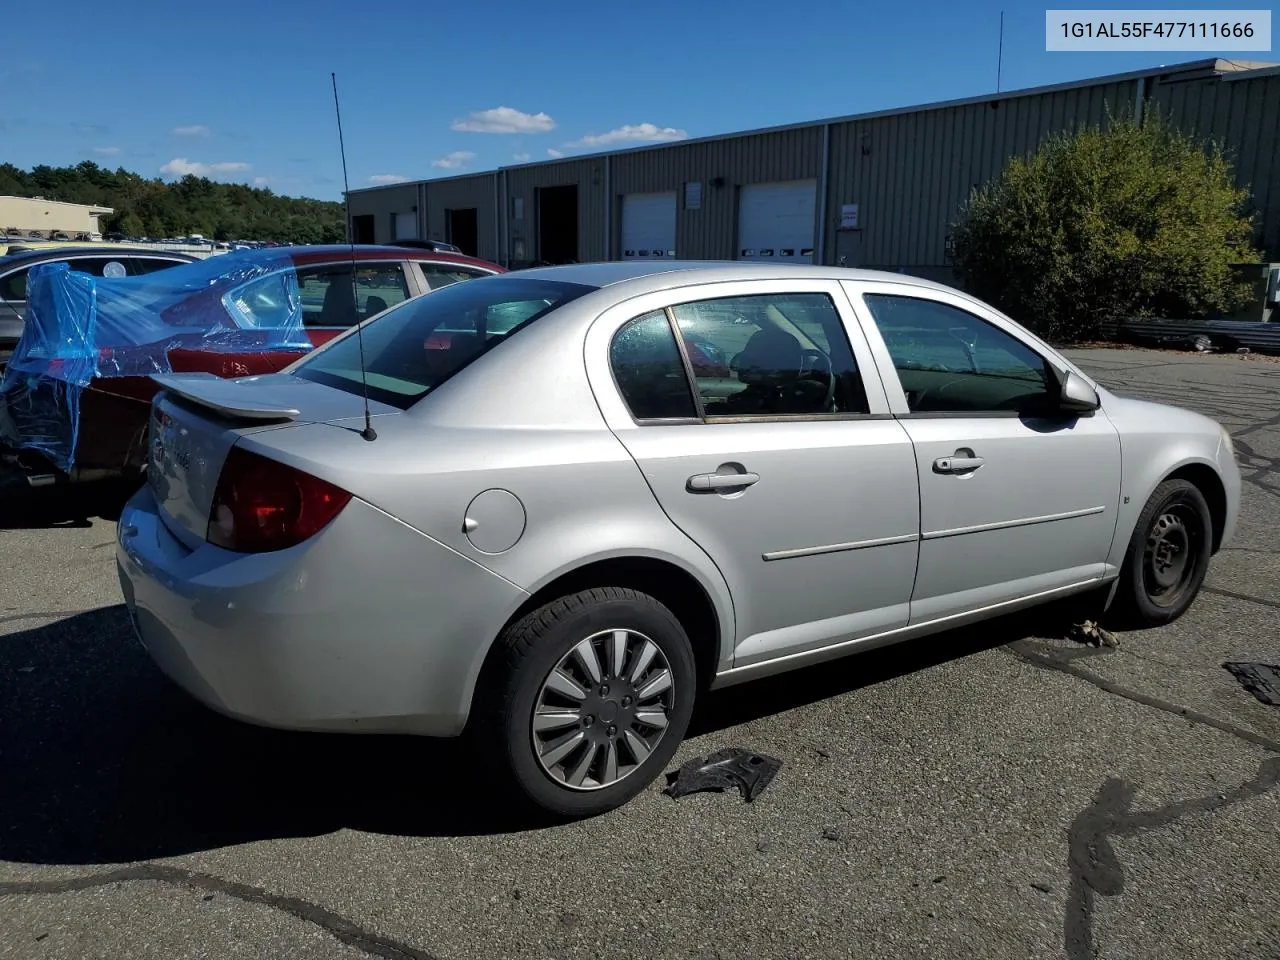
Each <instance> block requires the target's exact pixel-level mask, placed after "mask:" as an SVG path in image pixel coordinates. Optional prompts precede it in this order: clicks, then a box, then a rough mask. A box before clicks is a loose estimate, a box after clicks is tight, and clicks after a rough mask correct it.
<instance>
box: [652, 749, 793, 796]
mask: <svg viewBox="0 0 1280 960" xmlns="http://www.w3.org/2000/svg"><path fill="white" fill-rule="evenodd" d="M781 766H782V761H781V760H775V759H773V757H766V756H764V755H763V754H759V753H753V752H752V751H750V750H743V749H741V748H740V747H729V748H727V749H725V750H717V751H716V752H715V753H713V754H711V755H710V756H707V757H694V758H693V759H692V760H690V761H689V762H688V763H686V764H685V765H684V766H682V767H681V768H680V769H679V770H677V771H676V772H675V773H669V774H667V787H666V789H665V790H663V791H662V792H663V793H665V794H666V795H667V796H669V797H673V798H679V797H683V796H685V795H686V794H689V793H699V792H701V791H704V790H714V791H716V792H718V793H722V792H724V791H725V790H729V789H732V788H733V787H737V788H738V792H739V793H741V794H742V799H743V800H745V801H746V802H747V803H750V802H751V801H752V800H754V799H755V798H756V797H758V796H760V792H761V791H762V790H764V788H765V787H767V786H768V785H769V782H770V781H771V780H772V779H773V777H774V775H775V774H776V773H777V772H778V769H779V768H780V767H781Z"/></svg>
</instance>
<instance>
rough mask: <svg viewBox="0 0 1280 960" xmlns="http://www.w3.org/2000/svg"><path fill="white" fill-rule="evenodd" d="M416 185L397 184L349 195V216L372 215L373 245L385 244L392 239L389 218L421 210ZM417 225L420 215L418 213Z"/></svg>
mask: <svg viewBox="0 0 1280 960" xmlns="http://www.w3.org/2000/svg"><path fill="white" fill-rule="evenodd" d="M418 198H419V190H418V185H417V184H416V183H405V184H397V185H396V186H394V187H385V188H383V189H379V190H362V191H360V192H359V193H353V194H352V195H351V216H353V217H358V216H362V215H364V214H373V231H374V232H373V240H374V243H386V242H387V241H388V240H392V239H394V235H393V234H392V232H391V230H392V227H391V218H392V215H393V214H397V213H414V212H417V211H420V210H421V209H422V208H421V206H420V205H419V203H418ZM419 223H421V214H420V213H419Z"/></svg>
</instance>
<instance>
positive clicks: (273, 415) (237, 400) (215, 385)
mask: <svg viewBox="0 0 1280 960" xmlns="http://www.w3.org/2000/svg"><path fill="white" fill-rule="evenodd" d="M151 379H152V380H154V381H155V382H156V383H157V384H159V386H160V388H161V389H162V390H167V391H169V392H170V393H172V394H174V395H175V396H178V397H181V398H182V399H183V400H187V401H190V402H191V403H196V404H199V405H200V406H202V407H206V408H207V409H209V410H212V411H214V412H215V413H218V414H221V415H222V416H224V417H228V418H230V419H233V420H262V421H271V420H296V419H298V417H299V416H301V415H302V411H301V410H299V409H298V408H297V407H294V406H290V405H288V404H286V403H272V402H271V400H272V397H271V393H272V391H271V390H270V388H267V389H261V388H258V389H255V388H254V387H251V386H249V384H250V383H252V382H253V380H252V379H250V380H248V381H237V380H224V379H223V378H222V377H216V376H214V375H213V374H212V373H183V374H160V375H155V376H152V378H151Z"/></svg>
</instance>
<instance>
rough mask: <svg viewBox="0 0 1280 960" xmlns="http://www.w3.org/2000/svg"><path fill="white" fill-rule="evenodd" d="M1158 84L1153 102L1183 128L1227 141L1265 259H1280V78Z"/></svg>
mask: <svg viewBox="0 0 1280 960" xmlns="http://www.w3.org/2000/svg"><path fill="white" fill-rule="evenodd" d="M1268 73H1269V75H1267V76H1259V77H1250V76H1249V75H1248V74H1238V75H1230V74H1229V75H1227V76H1226V77H1223V78H1221V79H1207V80H1194V81H1185V82H1181V83H1178V82H1175V83H1161V84H1156V85H1155V86H1154V87H1153V89H1152V91H1151V102H1152V104H1154V105H1156V106H1158V107H1159V108H1160V109H1161V111H1162V112H1164V113H1165V114H1166V115H1167V116H1169V118H1170V119H1171V120H1172V121H1173V122H1174V123H1175V124H1176V125H1177V126H1178V127H1180V128H1181V129H1183V130H1185V131H1187V132H1188V133H1195V134H1197V135H1199V136H1202V137H1210V138H1212V139H1215V140H1217V141H1219V142H1220V143H1222V144H1223V146H1224V147H1225V148H1226V151H1227V153H1228V155H1229V156H1230V157H1231V159H1232V161H1233V164H1234V166H1235V171H1236V182H1237V183H1239V184H1240V185H1241V186H1244V187H1248V188H1249V189H1250V190H1251V191H1252V193H1253V205H1254V209H1255V210H1256V211H1257V212H1258V213H1259V214H1260V217H1259V220H1260V221H1261V223H1260V227H1261V228H1262V230H1261V233H1262V236H1261V238H1260V239H1261V242H1262V245H1263V248H1264V250H1265V256H1264V259H1267V260H1280V76H1277V75H1275V74H1274V73H1270V71H1268Z"/></svg>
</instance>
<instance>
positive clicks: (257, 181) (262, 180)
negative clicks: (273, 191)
mask: <svg viewBox="0 0 1280 960" xmlns="http://www.w3.org/2000/svg"><path fill="white" fill-rule="evenodd" d="M270 182H271V178H270V177H254V178H253V185H254V186H255V187H265V186H266V185H267V184H268V183H270Z"/></svg>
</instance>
